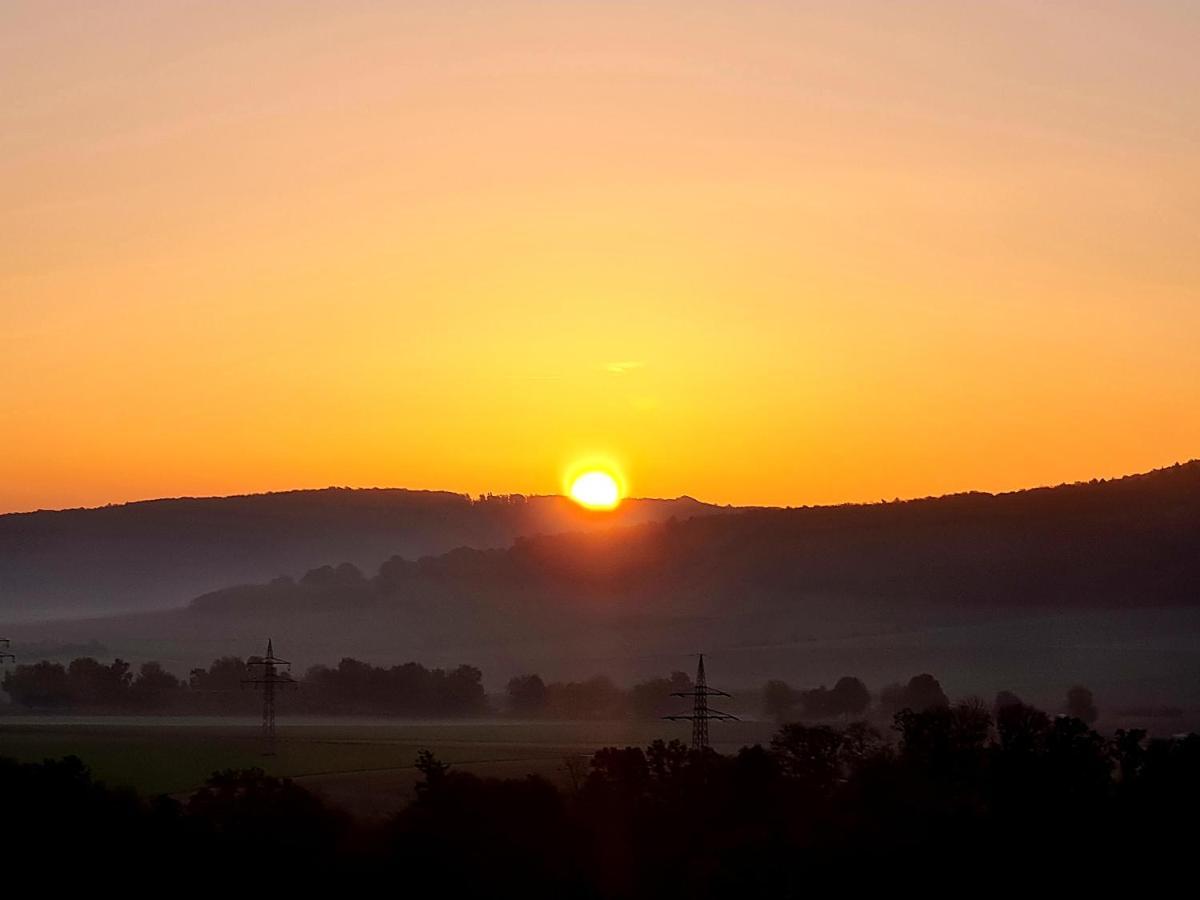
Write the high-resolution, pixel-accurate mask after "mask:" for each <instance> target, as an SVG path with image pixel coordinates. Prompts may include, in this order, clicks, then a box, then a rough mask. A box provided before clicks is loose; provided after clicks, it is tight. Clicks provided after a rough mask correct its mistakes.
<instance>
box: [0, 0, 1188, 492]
mask: <svg viewBox="0 0 1200 900" xmlns="http://www.w3.org/2000/svg"><path fill="white" fill-rule="evenodd" d="M1197 46H1200V7H1198V6H1197V5H1196V4H1194V3H1189V2H1128V3H1114V2H1100V3H1095V2H1093V3H1086V4H1085V3H1073V2H1056V3H1052V4H1051V3H1044V2H997V3H986V4H984V3H962V2H957V0H945V2H926V3H912V4H910V3H905V4H898V3H892V2H885V0H879V2H873V3H866V2H862V3H853V2H847V3H837V4H825V3H807V2H790V0H789V2H782V0H779V2H762V3H734V2H729V3H705V2H697V0H688V2H668V0H662V2H656V3H626V2H618V0H604V2H594V3H591V2H570V3H549V2H543V3H529V2H502V0H491V2H487V3H481V2H475V3H466V2H455V0H437V2H432V0H430V2H416V0H411V2H406V3H392V4H387V3H365V2H364V3H351V2H340V3H336V4H334V3H324V4H317V3H297V2H286V3H284V2H280V3H254V4H244V3H240V2H239V3H224V4H222V3H169V2H162V0H154V2H150V0H146V2H140V3H132V2H125V3H118V2H112V3H104V4H76V5H71V6H67V5H64V4H50V3H43V2H29V3H6V4H4V5H3V6H0V100H2V102H0V185H2V186H3V188H2V194H0V196H2V197H3V201H2V202H0V436H2V438H3V452H2V453H0V510H21V509H32V508H38V507H59V506H73V505H93V504H98V503H104V502H110V501H118V500H126V499H135V498H143V497H151V496H161V495H176V494H208V493H234V492H246V491H260V490H272V489H283V488H291V487H311V486H323V485H328V484H345V485H364V486H365V485H398V486H410V487H430V488H446V489H451V490H459V491H469V492H472V493H478V492H482V491H495V492H508V491H522V492H538V493H545V492H553V491H557V490H559V488H560V475H561V473H562V471H563V470H564V468H565V467H567V466H569V465H571V464H572V463H573V462H574V461H575V460H576V459H578V458H580V457H583V456H591V455H599V456H610V457H612V458H615V459H617V460H619V461H620V462H621V464H622V466H623V469H624V474H625V477H626V479H627V481H628V484H629V487H630V489H631V491H632V492H633V493H635V494H640V495H656V496H673V495H677V494H682V493H690V494H692V495H694V496H698V497H701V498H704V499H708V500H713V501H718V502H731V503H777V504H802V503H816V502H830V501H841V500H875V499H879V498H882V497H886V498H891V497H894V496H901V497H904V496H914V495H925V494H932V493H943V492H947V491H954V490H963V489H970V488H979V489H989V490H996V489H1006V488H1013V487H1018V486H1024V485H1032V484H1043V483H1057V482H1060V481H1064V480H1075V479H1079V478H1090V477H1093V476H1108V475H1116V474H1121V473H1126V472H1132V471H1138V470H1144V469H1148V468H1152V467H1155V466H1160V465H1165V464H1169V463H1172V462H1174V461H1176V460H1182V459H1188V458H1191V457H1194V456H1200V351H1198V350H1197V346H1200V296H1198V288H1200V250H1198V248H1200V124H1198V123H1200V54H1197V53H1196V52H1195V48H1196V47H1197Z"/></svg>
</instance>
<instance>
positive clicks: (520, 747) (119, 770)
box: [0, 717, 772, 816]
mask: <svg viewBox="0 0 1200 900" xmlns="http://www.w3.org/2000/svg"><path fill="white" fill-rule="evenodd" d="M717 730H718V726H716V725H714V726H713V732H714V735H713V737H714V742H715V743H716V744H717V746H718V749H721V750H733V749H736V748H737V747H739V746H742V745H743V744H747V743H754V742H755V741H766V740H769V738H770V734H771V731H772V729H771V727H770V726H769V725H765V724H760V723H751V722H745V723H732V724H730V725H729V726H726V727H724V728H722V729H721V733H720V734H719V735H718V734H717V733H716V732H717ZM688 735H689V731H688V726H687V723H672V722H661V723H660V722H638V723H634V722H511V721H484V722H436V723H433V722H421V723H415V722H387V721H355V720H344V721H341V720H320V721H315V720H314V721H307V722H306V721H303V720H288V721H287V722H282V723H281V724H280V726H279V739H278V742H277V744H276V752H275V754H274V755H270V756H268V755H264V749H265V746H264V744H263V741H262V739H261V736H260V732H259V727H258V724H257V722H253V721H250V720H245V719H230V720H221V719H203V718H162V719H153V718H144V719H138V718H129V717H91V718H84V717H80V718H71V717H54V718H37V717H21V718H16V717H12V718H6V719H0V756H8V757H14V758H16V759H20V760H23V761H39V760H42V759H46V758H56V757H61V756H66V755H69V754H74V755H76V756H78V757H80V758H81V759H83V760H84V762H85V763H87V764H88V766H90V767H91V769H92V771H93V772H94V773H95V775H96V777H97V778H99V779H101V780H102V781H105V782H107V783H108V784H111V785H123V786H128V787H132V788H135V789H137V790H138V791H140V792H141V793H143V794H147V795H153V794H172V795H176V796H180V795H186V794H187V793H188V792H190V791H192V790H193V789H195V788H196V787H198V786H199V785H201V784H202V783H203V782H204V780H205V779H206V778H207V777H208V776H209V775H210V774H211V773H212V772H214V771H218V770H221V769H228V768H249V767H252V766H257V767H259V768H262V769H265V770H266V771H267V772H269V773H271V774H274V775H280V776H287V777H290V778H294V779H296V780H297V781H298V782H299V783H301V784H303V785H305V786H306V787H308V788H310V789H312V790H314V791H316V792H318V793H320V794H322V795H324V796H325V797H326V798H327V799H329V800H330V801H331V802H333V803H336V804H337V805H339V806H342V807H344V808H346V809H348V810H350V811H351V812H353V813H355V814H357V815H363V816H375V815H386V814H387V813H389V812H392V811H394V810H396V809H397V808H399V807H400V806H402V805H403V804H404V803H405V802H407V800H408V798H409V796H410V795H411V790H412V785H413V783H414V782H415V781H416V779H417V777H418V774H417V772H416V771H415V769H414V768H413V762H414V760H415V758H416V755H417V752H418V751H419V750H422V749H429V750H432V751H433V752H434V753H435V754H436V755H437V756H438V757H439V758H441V759H442V760H444V761H446V762H449V763H451V764H453V765H454V766H456V767H459V768H462V769H465V770H467V771H471V772H475V773H477V774H481V775H494V776H505V777H520V776H523V775H526V774H531V773H535V774H539V775H543V776H545V777H547V778H550V779H551V780H553V781H555V782H557V783H560V784H563V785H564V786H566V785H569V784H570V781H571V776H570V773H569V771H568V767H567V765H566V761H567V760H569V759H574V760H581V759H584V760H585V759H586V758H587V757H588V756H590V754H591V753H592V752H593V751H595V750H596V749H598V748H600V747H603V746H607V745H619V746H625V745H638V746H640V745H645V744H647V743H649V742H650V741H652V740H654V739H656V738H663V739H667V740H669V739H671V738H679V739H681V740H685V741H686V740H687V739H688Z"/></svg>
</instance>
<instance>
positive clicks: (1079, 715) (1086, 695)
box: [1067, 684, 1100, 725]
mask: <svg viewBox="0 0 1200 900" xmlns="http://www.w3.org/2000/svg"><path fill="white" fill-rule="evenodd" d="M1067 715H1069V716H1073V717H1074V718H1076V719H1078V720H1079V721H1080V722H1083V723H1084V724H1085V725H1091V724H1092V723H1093V722H1095V721H1096V719H1098V718H1099V717H1100V713H1099V711H1097V709H1096V701H1095V698H1094V697H1092V692H1091V691H1089V690H1088V689H1087V688H1085V687H1083V685H1078V684H1077V685H1075V687H1073V688H1071V689H1070V690H1069V691H1067Z"/></svg>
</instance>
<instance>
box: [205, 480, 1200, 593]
mask: <svg viewBox="0 0 1200 900" xmlns="http://www.w3.org/2000/svg"><path fill="white" fill-rule="evenodd" d="M351 580H352V581H354V582H355V583H354V584H353V585H349V584H345V583H343V584H339V583H337V580H336V579H333V578H332V577H325V579H324V582H323V581H322V576H321V574H320V573H313V575H312V576H310V577H309V579H308V580H307V583H304V584H300V585H294V586H293V585H288V584H286V583H279V584H276V585H274V586H273V587H272V589H271V590H270V591H269V592H264V593H256V589H254V588H235V589H231V590H225V591H219V592H216V593H215V594H212V595H210V596H206V597H201V598H198V599H197V600H196V601H195V602H194V604H193V605H194V606H195V607H196V608H198V609H207V610H214V609H218V608H221V609H226V610H233V609H236V608H238V607H239V606H242V605H250V606H254V605H256V604H264V603H265V604H268V605H277V606H280V607H285V608H286V607H287V606H288V605H289V604H291V603H301V604H302V605H312V604H313V603H319V604H322V603H327V604H330V605H332V606H335V607H336V606H337V605H338V604H339V603H340V602H341V600H342V599H344V598H347V597H348V596H349V595H350V594H351V593H353V594H355V595H356V596H361V597H369V598H371V602H372V603H384V604H386V603H388V602H389V599H395V598H402V597H418V596H421V597H436V596H443V595H445V596H454V597H457V598H459V600H460V601H462V602H469V603H470V604H471V605H473V606H480V607H486V606H487V605H488V603H489V600H490V599H491V598H495V597H500V596H507V595H514V594H517V595H521V596H524V597H526V598H527V600H528V602H529V612H530V613H534V612H535V610H536V609H538V608H539V607H540V606H541V605H543V604H544V603H548V602H551V601H552V600H553V601H554V602H558V603H562V604H567V605H568V606H569V607H576V606H579V605H580V604H582V605H585V606H587V605H593V604H599V605H600V606H601V607H602V608H603V609H606V610H610V611H611V610H627V611H637V612H647V611H656V612H669V613H671V614H685V615H695V614H698V613H706V614H708V613H717V612H720V613H722V614H725V613H733V614H737V615H741V614H746V613H749V612H751V611H753V610H755V609H762V608H764V607H776V606H778V605H780V604H785V605H786V604H789V603H793V604H794V603H804V602H810V601H815V600H829V599H833V600H837V599H839V598H844V599H857V600H863V599H867V600H873V601H879V602H881V603H884V604H887V605H889V606H904V605H912V604H917V605H919V606H921V607H947V608H952V609H954V608H957V609H971V608H991V607H1002V608H1033V609H1040V610H1048V609H1055V610H1061V609H1071V608H1090V609H1095V608H1114V607H1118V608H1119V607H1146V606H1154V607H1162V606H1178V605H1189V604H1197V605H1200V590H1198V589H1197V585H1198V584H1200V463H1195V462H1193V463H1188V464H1187V465H1180V466H1176V467H1173V468H1170V469H1163V470H1159V471H1156V472H1152V473H1150V474H1147V475H1139V476H1130V477H1127V478H1123V479H1120V480H1115V481H1107V482H1093V483H1088V484H1075V485H1064V486H1061V487H1056V488H1041V489H1035V490H1027V491H1019V492H1016V493H1009V494H1000V495H990V494H961V495H954V496H948V497H940V498H936V499H925V500H913V501H908V502H902V503H884V504H872V505H861V506H856V505H854V506H838V507H816V508H804V509H759V510H749V511H744V512H740V513H738V514H736V515H727V516H719V517H696V518H692V519H688V520H683V521H668V522H659V523H650V524H643V525H639V526H636V527H630V528H621V529H611V530H594V531H588V532H576V533H567V534H558V535H552V536H542V537H535V538H528V539H521V540H518V541H517V542H516V543H515V544H514V546H512V547H511V548H509V549H507V550H491V551H481V550H470V549H459V550H455V551H453V552H451V553H447V554H444V555H441V556H435V557H426V558H423V559H419V560H416V561H408V560H405V559H403V558H400V557H396V558H393V559H391V560H389V561H388V562H387V563H385V564H384V565H383V567H382V568H381V569H380V571H379V573H378V574H377V575H376V576H375V577H374V578H372V579H370V580H369V581H367V580H361V581H359V580H356V579H353V578H352V579H351ZM539 597H540V598H542V599H541V600H540V601H537V602H535V598H539Z"/></svg>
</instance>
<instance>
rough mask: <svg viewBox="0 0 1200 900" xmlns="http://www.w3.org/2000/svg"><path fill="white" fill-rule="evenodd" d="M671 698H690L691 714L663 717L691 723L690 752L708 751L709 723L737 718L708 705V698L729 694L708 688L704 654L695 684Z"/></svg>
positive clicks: (676, 692) (735, 719)
mask: <svg viewBox="0 0 1200 900" xmlns="http://www.w3.org/2000/svg"><path fill="white" fill-rule="evenodd" d="M671 696H672V697H691V698H693V700H692V714H691V715H690V716H682V715H681V716H663V718H664V719H670V720H671V721H672V722H691V723H692V750H694V751H699V752H703V751H705V750H707V749H708V723H709V722H736V721H738V717H737V716H735V715H733V714H732V713H727V712H721V710H719V709H713V708H712V707H711V706H709V705H708V698H709V697H728V696H729V694H727V693H725V692H724V691H719V690H717V689H716V688H711V687H709V686H708V680H707V679H706V678H705V677H704V654H703V653H701V654H700V665H699V666H698V667H697V668H696V683H695V684H694V685H693V686H692V689H691V690H690V691H675V692H674V693H672V694H671Z"/></svg>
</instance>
